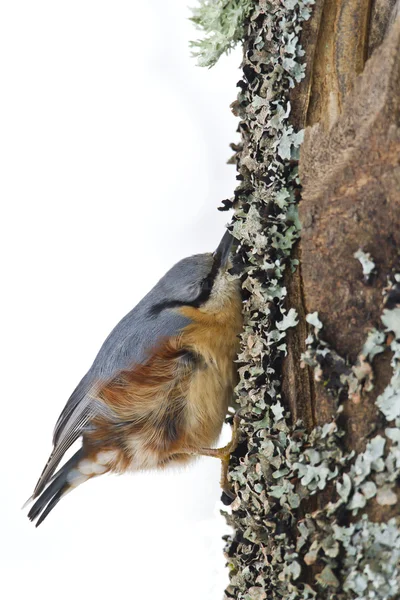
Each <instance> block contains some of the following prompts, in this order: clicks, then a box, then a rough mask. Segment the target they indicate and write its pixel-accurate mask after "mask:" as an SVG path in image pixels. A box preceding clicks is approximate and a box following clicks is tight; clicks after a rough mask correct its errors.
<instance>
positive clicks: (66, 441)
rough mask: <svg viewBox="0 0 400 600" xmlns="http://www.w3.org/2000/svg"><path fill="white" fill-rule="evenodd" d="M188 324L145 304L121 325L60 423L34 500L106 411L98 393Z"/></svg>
mask: <svg viewBox="0 0 400 600" xmlns="http://www.w3.org/2000/svg"><path fill="white" fill-rule="evenodd" d="M153 291H154V290H153ZM150 294H151V292H150ZM189 323H190V320H189V319H188V318H187V317H184V316H183V315H181V314H180V313H179V311H178V310H175V309H168V310H163V311H162V312H161V313H160V314H159V315H154V314H152V313H149V312H148V311H147V310H146V303H144V300H142V302H141V303H139V304H138V305H137V306H136V307H135V308H134V309H133V310H132V311H131V312H130V313H128V314H127V315H126V316H125V317H124V318H123V319H122V320H121V321H120V322H119V323H118V325H117V326H116V327H115V328H114V329H113V331H112V332H111V333H110V335H109V336H108V337H107V339H106V340H105V342H104V344H103V345H102V347H101V348H100V351H99V353H98V355H97V356H96V358H95V361H94V363H93V365H92V366H91V368H90V369H89V371H88V373H87V374H86V375H85V377H84V378H83V379H82V381H81V382H80V383H79V385H78V386H77V388H76V389H75V390H74V392H73V393H72V395H71V397H70V398H69V400H68V402H67V404H66V405H65V407H64V409H63V411H62V412H61V414H60V416H59V418H58V420H57V423H56V426H55V429H54V435H53V445H54V448H53V451H52V453H51V454H50V457H49V459H48V461H47V463H46V466H45V468H44V469H43V472H42V474H41V476H40V477H39V480H38V482H37V484H36V487H35V490H34V492H33V496H32V498H36V497H37V496H38V495H39V494H40V493H41V492H42V491H43V490H44V488H45V487H46V485H48V484H49V482H50V481H51V479H52V476H53V474H54V471H55V470H56V468H57V466H58V464H59V463H60V461H61V459H62V458H63V456H64V454H65V452H66V451H67V450H68V449H69V448H70V446H72V444H73V443H74V442H75V441H76V440H77V439H78V438H79V437H80V436H81V435H82V434H83V433H84V431H85V428H87V427H88V426H90V421H91V420H92V419H93V417H94V416H96V415H99V414H101V413H103V412H104V411H106V410H107V409H106V407H105V406H104V405H102V403H101V402H100V401H99V400H98V398H97V393H98V391H99V389H100V388H101V387H102V386H103V385H105V384H106V383H108V382H110V381H112V380H113V379H114V378H115V377H117V376H118V375H119V373H120V372H121V371H125V370H127V369H130V368H132V367H133V366H134V365H135V364H143V363H144V362H146V360H147V358H148V356H149V355H150V351H151V349H152V348H154V347H157V346H158V345H159V344H160V343H161V342H162V340H163V339H165V338H168V337H171V336H176V335H179V333H180V331H181V330H182V329H183V328H184V327H185V326H186V325H188V324H189Z"/></svg>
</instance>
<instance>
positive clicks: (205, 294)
mask: <svg viewBox="0 0 400 600" xmlns="http://www.w3.org/2000/svg"><path fill="white" fill-rule="evenodd" d="M220 264H221V259H220V257H219V256H215V257H214V263H213V266H212V268H211V271H210V273H209V275H207V277H206V278H205V279H203V281H202V284H201V290H200V294H199V295H198V296H197V298H196V299H195V300H193V301H192V302H183V301H182V300H166V301H165V302H159V303H158V304H155V305H154V306H153V307H152V308H151V309H150V310H149V314H150V315H152V316H155V315H158V314H160V312H161V311H162V310H164V308H176V307H178V306H193V307H194V308H199V306H201V305H202V304H204V303H205V302H207V300H208V299H209V297H210V294H211V290H212V289H213V286H214V282H215V278H216V276H217V273H218V270H219V267H220Z"/></svg>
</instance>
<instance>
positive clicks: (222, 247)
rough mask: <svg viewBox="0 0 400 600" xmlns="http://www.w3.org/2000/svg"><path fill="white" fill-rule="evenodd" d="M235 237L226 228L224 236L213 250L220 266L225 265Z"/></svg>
mask: <svg viewBox="0 0 400 600" xmlns="http://www.w3.org/2000/svg"><path fill="white" fill-rule="evenodd" d="M235 241H236V240H235V238H234V237H233V235H231V233H230V231H229V230H228V229H227V230H226V231H225V234H224V237H223V238H222V240H221V241H220V243H219V246H218V248H217V249H216V251H215V252H214V256H215V258H216V259H217V261H218V262H219V265H220V267H222V268H223V267H226V266H227V263H228V259H229V257H230V254H231V250H232V248H233V246H234V242H235Z"/></svg>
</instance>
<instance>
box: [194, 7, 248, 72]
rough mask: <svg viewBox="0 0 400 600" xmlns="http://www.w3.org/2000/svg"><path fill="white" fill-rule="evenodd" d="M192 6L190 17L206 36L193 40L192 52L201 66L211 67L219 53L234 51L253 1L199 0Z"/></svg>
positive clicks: (241, 36)
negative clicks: (196, 4) (197, 4)
mask: <svg viewBox="0 0 400 600" xmlns="http://www.w3.org/2000/svg"><path fill="white" fill-rule="evenodd" d="M199 4H200V6H198V7H195V8H192V13H193V16H192V17H191V20H192V21H193V22H194V23H195V25H196V26H197V28H198V29H200V30H201V31H202V32H203V37H202V38H201V39H199V40H197V41H194V42H191V43H190V45H191V47H192V48H193V49H194V50H193V55H194V56H195V57H197V61H198V65H199V66H201V67H212V66H213V65H215V63H216V62H217V61H218V59H219V58H220V56H221V55H222V54H224V53H226V52H229V51H230V50H232V49H233V48H234V47H235V46H236V44H237V43H238V42H239V41H240V40H241V39H242V38H243V33H244V23H245V20H246V18H247V16H248V15H249V13H250V11H251V9H252V8H253V4H254V2H253V0H200V2H199Z"/></svg>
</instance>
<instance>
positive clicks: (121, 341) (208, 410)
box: [28, 231, 242, 525]
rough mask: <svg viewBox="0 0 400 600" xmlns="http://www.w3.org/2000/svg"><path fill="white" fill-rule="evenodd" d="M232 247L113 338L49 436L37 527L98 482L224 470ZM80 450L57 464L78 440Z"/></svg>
mask: <svg viewBox="0 0 400 600" xmlns="http://www.w3.org/2000/svg"><path fill="white" fill-rule="evenodd" d="M232 241H233V238H232V236H231V234H230V233H229V231H227V232H226V233H225V235H224V237H223V238H222V240H221V243H220V244H219V246H218V248H217V250H216V251H215V252H214V253H212V254H211V253H208V254H197V255H195V256H190V257H189V258H185V259H183V260H181V261H180V262H178V263H177V264H176V265H175V266H173V267H172V269H170V270H169V271H168V272H167V273H166V275H164V277H162V279H160V281H159V282H158V283H157V284H156V285H155V287H154V288H153V289H152V290H151V291H150V292H149V293H148V294H147V295H146V296H145V297H144V298H143V300H141V301H140V302H139V304H138V305H137V306H135V308H134V309H133V310H131V312H130V313H128V314H127V315H126V316H125V317H124V318H123V319H122V320H121V321H120V322H119V323H118V325H117V326H116V327H115V328H114V329H113V331H112V332H111V333H110V335H109V336H108V338H107V339H106V341H105V342H104V344H103V345H102V347H101V349H100V351H99V353H98V355H97V356H96V358H95V361H94V363H93V365H92V366H91V368H90V369H89V371H88V373H87V374H86V375H85V376H84V378H83V379H82V381H81V382H80V383H79V385H78V387H77V388H76V389H75V391H74V392H73V393H72V395H71V397H70V398H69V400H68V402H67V404H66V406H65V408H64V410H63V411H62V413H61V415H60V417H59V418H58V421H57V423H56V426H55V430H54V437H53V445H54V448H53V451H52V453H51V454H50V457H49V460H48V461H47V464H46V466H45V468H44V470H43V472H42V474H41V476H40V478H39V481H38V483H37V485H36V487H35V490H34V492H33V495H32V498H31V500H33V499H35V498H37V500H36V502H35V503H34V505H33V507H32V508H31V510H30V512H29V514H28V516H29V518H30V519H31V520H32V521H33V520H35V519H38V520H37V523H36V525H39V524H40V523H41V522H42V521H43V520H44V519H45V518H46V517H47V515H48V514H49V512H50V511H51V510H52V509H53V508H54V507H55V505H56V504H57V503H58V502H59V500H60V499H61V498H62V497H63V496H65V494H67V493H68V492H69V491H71V490H73V489H74V488H76V487H77V486H78V485H80V484H81V483H84V482H85V481H87V480H88V479H91V478H92V477H96V476H97V475H102V474H103V473H108V472H114V473H123V472H125V471H139V470H147V469H154V468H160V467H161V468H162V467H164V466H166V465H169V464H172V463H182V462H187V461H188V460H189V459H190V458H191V457H192V456H193V455H206V456H215V457H217V458H220V459H221V460H222V471H223V475H222V478H221V485H222V486H223V488H224V490H225V491H226V492H227V493H228V494H229V487H228V483H227V476H226V473H227V464H228V461H229V454H230V452H231V451H233V449H234V448H235V447H236V444H237V441H236V437H237V419H236V420H235V421H234V431H233V434H232V440H231V442H230V443H229V444H228V445H227V446H225V447H224V448H212V445H213V444H215V442H216V441H217V439H218V437H219V434H220V432H221V429H222V425H223V422H224V419H225V416H226V413H227V409H228V404H229V401H230V400H231V398H232V392H233V387H234V385H235V381H236V369H235V365H234V360H235V357H236V354H237V351H238V344H239V339H238V335H239V333H240V331H241V328H242V311H241V308H242V306H241V296H240V286H239V282H238V280H233V279H232V277H230V276H229V274H228V268H229V267H230V255H231V246H232ZM78 438H81V439H82V446H81V448H80V449H79V450H78V451H77V452H76V453H75V454H74V455H73V456H72V458H70V459H69V460H68V461H67V462H66V463H65V464H64V465H63V466H62V467H61V468H59V469H58V471H56V468H57V466H58V464H59V463H60V461H61V459H62V457H63V456H64V454H65V452H66V451H67V450H68V448H69V447H70V446H71V445H72V444H73V443H74V442H75V441H76V440H77V439H78Z"/></svg>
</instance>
